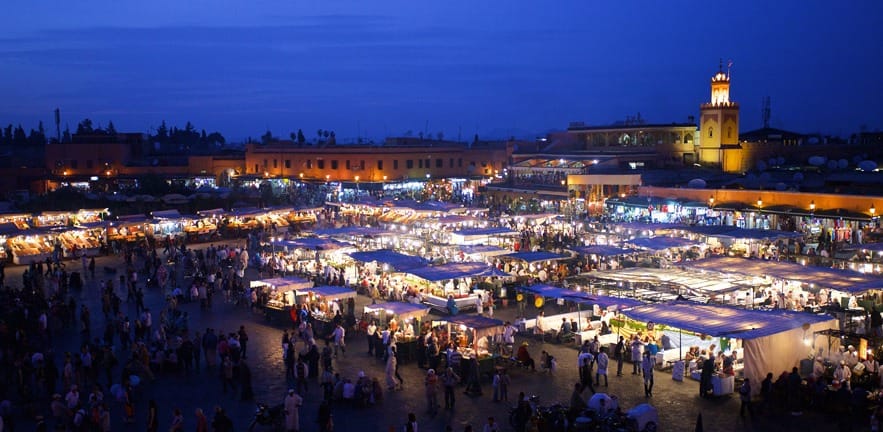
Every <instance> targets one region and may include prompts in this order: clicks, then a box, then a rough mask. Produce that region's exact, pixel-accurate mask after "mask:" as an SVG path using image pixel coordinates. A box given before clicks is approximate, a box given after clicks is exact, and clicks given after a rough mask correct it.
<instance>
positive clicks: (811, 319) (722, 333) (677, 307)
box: [624, 301, 833, 339]
mask: <svg viewBox="0 0 883 432" xmlns="http://www.w3.org/2000/svg"><path fill="white" fill-rule="evenodd" d="M624 314H625V315H626V316H627V317H629V318H631V319H634V320H638V321H644V322H650V321H652V322H654V323H658V324H665V325H667V326H672V327H675V328H678V329H681V330H687V331H691V332H695V333H702V334H707V335H709V336H712V337H731V338H737V339H755V338H760V337H765V336H770V335H774V334H776V333H781V332H784V331H788V330H793V329H795V328H801V327H802V326H803V325H804V324H816V323H821V322H825V321H830V320H833V318H832V317H830V316H828V315H816V314H811V313H807V312H792V311H787V310H784V309H776V310H772V311H766V310H758V309H740V308H735V307H729V306H720V305H710V304H701V303H693V302H685V301H674V302H669V303H660V304H645V305H643V306H637V307H633V308H631V309H629V310H627V311H625V312H624Z"/></svg>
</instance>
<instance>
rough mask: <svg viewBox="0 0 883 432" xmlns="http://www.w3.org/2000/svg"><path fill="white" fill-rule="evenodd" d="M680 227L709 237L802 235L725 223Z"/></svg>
mask: <svg viewBox="0 0 883 432" xmlns="http://www.w3.org/2000/svg"><path fill="white" fill-rule="evenodd" d="M680 229H681V230H683V231H687V232H691V233H696V234H701V235H705V236H709V237H730V238H734V239H748V240H772V241H775V240H779V239H786V238H800V237H803V234H801V233H799V232H794V231H778V230H763V229H746V228H739V227H735V226H727V225H705V226H702V225H699V226H687V227H683V228H680Z"/></svg>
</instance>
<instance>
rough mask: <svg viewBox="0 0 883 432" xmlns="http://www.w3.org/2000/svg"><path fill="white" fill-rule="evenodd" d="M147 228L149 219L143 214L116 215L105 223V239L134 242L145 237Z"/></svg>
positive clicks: (148, 227) (148, 228) (112, 241)
mask: <svg viewBox="0 0 883 432" xmlns="http://www.w3.org/2000/svg"><path fill="white" fill-rule="evenodd" d="M149 230H150V225H149V219H148V218H147V217H145V216H143V215H127V216H117V220H115V221H111V222H109V223H108V224H107V241H108V242H110V243H114V242H117V243H135V242H138V241H141V240H143V239H145V238H146V237H147V232H148V231H149Z"/></svg>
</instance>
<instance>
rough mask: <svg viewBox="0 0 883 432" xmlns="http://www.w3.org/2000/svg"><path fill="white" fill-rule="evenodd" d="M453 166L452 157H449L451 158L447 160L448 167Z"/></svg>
mask: <svg viewBox="0 0 883 432" xmlns="http://www.w3.org/2000/svg"><path fill="white" fill-rule="evenodd" d="M453 167H454V158H451V159H450V160H449V161H448V168H453Z"/></svg>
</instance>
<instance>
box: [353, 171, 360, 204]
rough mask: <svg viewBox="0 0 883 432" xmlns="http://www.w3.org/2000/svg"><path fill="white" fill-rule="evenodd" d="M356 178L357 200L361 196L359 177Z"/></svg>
mask: <svg viewBox="0 0 883 432" xmlns="http://www.w3.org/2000/svg"><path fill="white" fill-rule="evenodd" d="M355 178H356V198H358V196H359V176H356V177H355ZM354 201H355V200H354Z"/></svg>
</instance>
